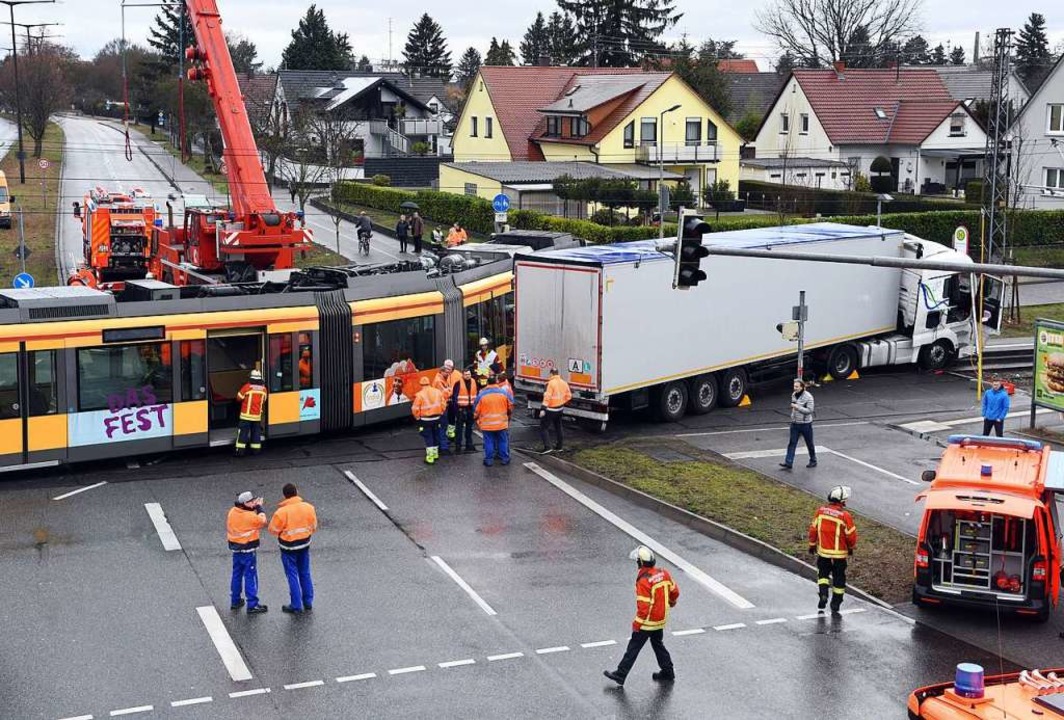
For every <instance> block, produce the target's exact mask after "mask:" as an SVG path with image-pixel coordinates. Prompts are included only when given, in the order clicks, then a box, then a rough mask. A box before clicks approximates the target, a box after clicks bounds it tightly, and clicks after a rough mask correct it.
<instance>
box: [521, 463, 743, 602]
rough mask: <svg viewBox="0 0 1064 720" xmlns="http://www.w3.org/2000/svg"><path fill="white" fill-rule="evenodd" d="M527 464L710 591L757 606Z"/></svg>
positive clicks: (571, 487)
mask: <svg viewBox="0 0 1064 720" xmlns="http://www.w3.org/2000/svg"><path fill="white" fill-rule="evenodd" d="M525 467H526V468H528V469H529V470H531V471H532V472H534V473H536V474H537V475H539V476H540V477H541V478H543V479H544V480H546V481H547V482H549V483H550V484H551V485H553V486H554V487H556V488H558V489H559V490H561V491H562V492H564V493H565V494H566V495H568V496H569V497H571V498H572V499H574V500H576V501H577V502H578V503H580V504H581V505H583V506H584V507H586V508H587V509H588V510H591V511H592V512H594V513H596V514H597V515H598V516H599V517H601V518H602V519H604V520H606V521H607V522H610V523H612V524H613V525H614V526H615V527H617V529H619V530H620V531H621V532H623V533H625V534H627V535H629V536H631V537H632V538H634V539H635V540H636V541H637V542H639V543H642V544H643V545H646V546H647V547H649V548H650V549H651V550H653V551H654V552H655V553H656V554H657V555H658V557H662V558H665V559H666V560H668V561H669V562H671V563H672V564H673V565H675V566H676V567H678V568H679V569H681V570H683V571H684V572H685V573H687V574H688V575H690V576H691V578H692V579H694V580H695V581H696V582H697V583H699V584H700V585H702V586H703V587H705V588H706V589H707V590H709V591H710V592H712V593H715V594H716V595H719V596H720V597H722V598H724V599H725V600H727V601H728V602H730V603H731V604H732V605H734V606H735V607H737V608H739V609H740V610H749V609H751V608H753V607H754V604H753V603H751V602H750V601H749V600H747V599H746V598H744V597H743V596H742V595H739V594H738V593H736V592H735V591H734V590H732V589H731V588H729V587H727V586H726V585H724V584H723V583H721V582H719V581H717V580H714V579H713V578H712V577H710V576H709V575H708V574H706V573H705V572H703V571H702V570H699V569H698V568H697V567H695V566H694V565H692V564H691V563H689V562H687V561H686V560H684V559H683V558H682V557H680V556H679V555H677V554H676V553H674V552H673V551H672V550H670V549H669V548H667V547H665V546H664V545H662V544H661V543H660V542H658V541H657V540H655V539H654V538H652V537H650V536H649V535H647V534H646V533H645V532H643V531H642V530H640V529H638V528H637V527H635V526H634V525H632V524H631V523H629V522H628V521H627V520H623V519H621V518H620V517H618V516H617V515H616V514H614V513H613V512H611V511H609V510H607V509H606V508H604V507H603V506H602V505H599V504H598V503H597V502H595V501H594V500H592V499H591V498H589V497H588V496H587V495H584V494H583V493H582V492H580V491H579V490H577V489H576V488H574V487H573V486H572V485H570V484H569V483H567V482H565V481H564V480H562V479H561V478H559V477H558V476H557V475H554V474H553V473H551V472H548V471H546V470H544V469H543V468H541V467H540V466H539V465H537V464H536V463H533V462H529V463H525Z"/></svg>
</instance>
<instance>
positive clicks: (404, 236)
mask: <svg viewBox="0 0 1064 720" xmlns="http://www.w3.org/2000/svg"><path fill="white" fill-rule="evenodd" d="M395 237H396V239H397V240H399V252H401V253H405V252H406V243H407V242H408V241H409V240H410V223H408V222H407V221H406V215H400V216H399V222H397V223H396V224H395Z"/></svg>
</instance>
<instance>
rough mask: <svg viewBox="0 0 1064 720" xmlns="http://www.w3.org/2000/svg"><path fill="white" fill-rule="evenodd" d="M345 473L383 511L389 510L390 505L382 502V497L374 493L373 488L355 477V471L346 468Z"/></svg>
mask: <svg viewBox="0 0 1064 720" xmlns="http://www.w3.org/2000/svg"><path fill="white" fill-rule="evenodd" d="M344 475H346V476H347V479H348V480H350V481H351V482H352V483H353V484H354V485H355V487H357V488H358V489H359V490H361V491H362V494H363V495H365V496H366V497H368V498H369V500H370V502H371V503H373V504H374V505H376V506H377V508H378V509H379V510H380V511H381V512H388V506H387V505H385V504H384V503H382V502H381V499H380V498H379V497H377V496H376V495H374V494H373V491H372V490H370V489H369V488H368V487H366V486H365V484H364V483H363V482H362V481H361V480H359V479H358V478H357V477H355V474H354V473H353V472H351V471H350V470H344Z"/></svg>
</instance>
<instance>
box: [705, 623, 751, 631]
mask: <svg viewBox="0 0 1064 720" xmlns="http://www.w3.org/2000/svg"><path fill="white" fill-rule="evenodd" d="M744 627H746V623H731V624H730V625H714V626H713V629H714V630H716V631H718V632H724V631H726V630H738V629H739V628H744Z"/></svg>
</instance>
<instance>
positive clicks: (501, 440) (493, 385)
mask: <svg viewBox="0 0 1064 720" xmlns="http://www.w3.org/2000/svg"><path fill="white" fill-rule="evenodd" d="M513 411H514V396H513V395H511V394H510V393H508V392H507V391H506V390H504V389H503V388H501V387H499V385H498V378H496V377H495V376H494V375H492V376H490V377H489V378H488V386H487V387H486V388H484V389H483V390H481V391H480V393H479V394H478V395H477V399H476V401H475V402H474V403H473V417H474V418H476V421H477V427H479V428H480V432H481V434H482V435H483V436H484V464H485V465H486V466H488V467H491V466H492V465H493V464H494V463H495V460H496V459H498V460H500V461H501V462H502V464H503V465H509V464H510V416H511V415H513Z"/></svg>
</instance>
